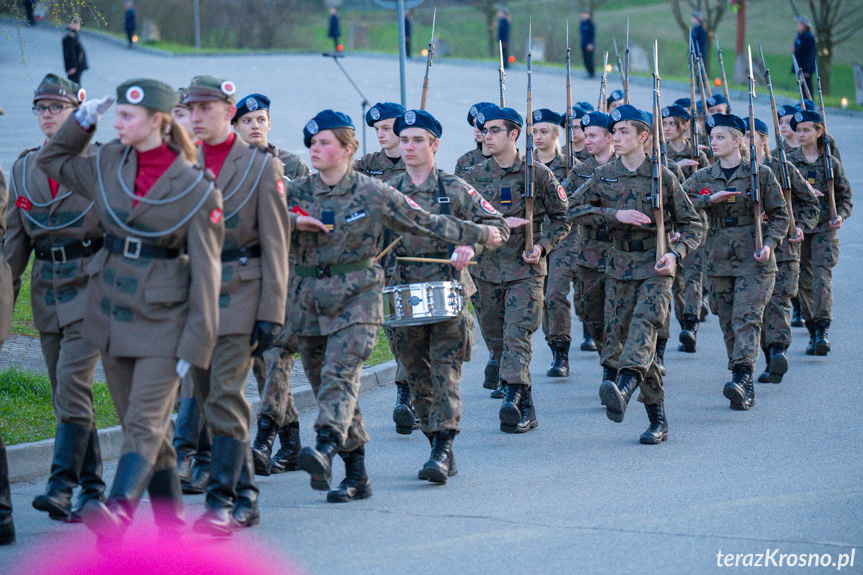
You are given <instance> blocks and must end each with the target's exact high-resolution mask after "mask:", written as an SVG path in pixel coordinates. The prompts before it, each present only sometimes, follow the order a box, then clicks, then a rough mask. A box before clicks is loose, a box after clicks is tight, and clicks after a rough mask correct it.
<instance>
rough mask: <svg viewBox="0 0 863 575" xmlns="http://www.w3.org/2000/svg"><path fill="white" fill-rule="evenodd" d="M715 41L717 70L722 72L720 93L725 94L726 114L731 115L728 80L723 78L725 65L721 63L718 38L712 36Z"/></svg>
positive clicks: (720, 49)
mask: <svg viewBox="0 0 863 575" xmlns="http://www.w3.org/2000/svg"><path fill="white" fill-rule="evenodd" d="M713 39H714V40H716V54H717V55H718V56H719V69H720V70H721V71H722V91H723V92H725V101H726V102H728V104H727V106H728V113H729V114H730V113H731V97H730V96H729V95H728V79H727V78H726V77H725V64H724V63H723V62H722V48H720V47H719V36H714V37H713Z"/></svg>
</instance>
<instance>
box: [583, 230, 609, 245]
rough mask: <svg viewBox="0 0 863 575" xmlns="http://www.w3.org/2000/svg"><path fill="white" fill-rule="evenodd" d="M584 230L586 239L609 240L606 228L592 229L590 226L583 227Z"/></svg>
mask: <svg viewBox="0 0 863 575" xmlns="http://www.w3.org/2000/svg"><path fill="white" fill-rule="evenodd" d="M584 231H585V232H586V235H587V239H589V240H598V241H601V242H610V241H611V236H610V235H608V232H607V231H606V230H594V229H591V228H584Z"/></svg>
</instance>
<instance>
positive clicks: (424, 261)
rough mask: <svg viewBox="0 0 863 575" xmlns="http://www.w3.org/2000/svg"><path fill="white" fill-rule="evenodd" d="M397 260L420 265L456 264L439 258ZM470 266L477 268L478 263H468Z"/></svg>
mask: <svg viewBox="0 0 863 575" xmlns="http://www.w3.org/2000/svg"><path fill="white" fill-rule="evenodd" d="M396 260H398V261H400V262H415V263H420V264H451V263H454V262H453V261H452V260H445V259H438V258H407V257H404V258H396ZM467 265H469V266H475V265H476V262H467Z"/></svg>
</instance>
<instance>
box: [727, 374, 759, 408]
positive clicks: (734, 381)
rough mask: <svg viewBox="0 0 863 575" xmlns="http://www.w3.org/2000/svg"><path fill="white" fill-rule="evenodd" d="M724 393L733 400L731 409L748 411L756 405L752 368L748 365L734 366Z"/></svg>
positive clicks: (729, 399)
mask: <svg viewBox="0 0 863 575" xmlns="http://www.w3.org/2000/svg"><path fill="white" fill-rule="evenodd" d="M722 395H724V396H725V398H726V399H728V401H730V402H731V409H734V410H736V411H746V410H748V409H749V408H750V407H752V406H753V405H755V386H754V385H753V383H752V368H751V367H749V366H746V365H735V366H732V368H731V381H729V382H728V383H726V384H725V387H724V388H723V389H722Z"/></svg>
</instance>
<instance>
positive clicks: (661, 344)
mask: <svg viewBox="0 0 863 575" xmlns="http://www.w3.org/2000/svg"><path fill="white" fill-rule="evenodd" d="M666 167H667V168H668V169H669V170H670V171H671V173H672V174H674V177H675V178H677V181H678V183H681V184H682V183H683V181H684V179H685V178H684V177H683V170H682V169H681V168H680V166H678V165H677V162H675V161H674V160H671V159H667V161H666ZM669 229H672V230H673V226H669ZM687 255H689V254H687ZM675 285H676V286H677V289H678V290H680V288H681V286H682V285H683V272H682V271H681V269H680V268H679V267H678V268H676V269H675V270H674V276H673V277H672V278H671V291H672V297H673V294H674V288H675ZM671 307H672V306H671V305H670V304H669V306H668V313H667V314H666V316H665V321H664V322H663V323H662V328H661V329H660V330H659V334H658V335H657V336H656V337H657V340H658V341H657V354H658V355H659V362H660V369H663V370H664V369H665V360H664V356H665V343H666V342H667V341H668V339H669V338H670V337H671V311H672V309H671Z"/></svg>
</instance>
